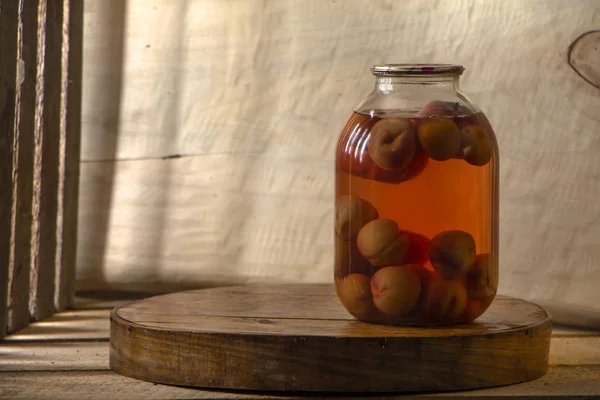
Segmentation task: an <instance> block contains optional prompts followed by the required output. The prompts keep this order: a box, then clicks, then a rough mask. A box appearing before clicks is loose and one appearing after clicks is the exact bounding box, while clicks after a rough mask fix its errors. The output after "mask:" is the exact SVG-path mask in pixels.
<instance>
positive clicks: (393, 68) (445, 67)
mask: <svg viewBox="0 0 600 400" xmlns="http://www.w3.org/2000/svg"><path fill="white" fill-rule="evenodd" d="M464 70H465V69H464V68H463V66H462V65H457V64H379V65H374V66H373V67H372V68H371V72H372V73H373V75H375V76H431V75H435V76H460V75H462V73H463V71H464Z"/></svg>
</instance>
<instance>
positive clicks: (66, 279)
mask: <svg viewBox="0 0 600 400" xmlns="http://www.w3.org/2000/svg"><path fill="white" fill-rule="evenodd" d="M62 34H63V49H62V75H61V79H62V82H61V84H62V86H61V93H62V98H61V110H60V141H59V150H60V151H59V157H60V160H59V164H58V165H59V169H58V178H59V182H58V188H57V190H58V193H59V195H58V204H57V207H58V214H57V249H56V251H57V254H56V264H57V266H56V280H55V281H56V293H55V299H54V303H55V304H54V306H55V308H56V309H57V310H64V309H66V308H69V307H71V306H72V305H73V297H74V295H75V269H76V268H75V267H76V261H77V260H76V251H77V223H78V221H77V214H78V213H77V210H78V197H79V162H80V147H81V81H82V68H83V63H82V57H83V0H68V1H65V2H64V18H63V26H62Z"/></svg>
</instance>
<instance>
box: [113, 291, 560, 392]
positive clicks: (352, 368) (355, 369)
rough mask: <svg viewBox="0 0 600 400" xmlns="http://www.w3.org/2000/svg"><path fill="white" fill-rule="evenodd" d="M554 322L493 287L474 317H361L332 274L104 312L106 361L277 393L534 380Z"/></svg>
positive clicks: (153, 374)
mask: <svg viewBox="0 0 600 400" xmlns="http://www.w3.org/2000/svg"><path fill="white" fill-rule="evenodd" d="M551 328H552V324H551V318H550V316H549V315H548V314H547V313H546V312H545V311H544V310H543V309H542V308H541V307H539V306H536V305H533V304H531V303H527V302H524V301H522V300H516V299H511V298H507V297H501V298H499V299H497V300H496V301H495V302H494V304H493V305H492V306H491V307H490V309H489V310H488V311H487V312H486V313H485V314H484V315H483V316H482V317H481V318H480V319H479V320H478V322H477V323H475V324H466V325H459V326H452V327H439V328H435V329H427V328H419V327H389V326H380V325H374V324H367V323H361V322H357V321H355V320H354V318H353V317H352V316H350V315H349V314H348V312H347V311H346V310H345V309H344V308H343V306H342V305H341V304H340V302H339V300H338V298H337V296H336V294H335V289H334V287H333V285H332V284H321V285H308V284H304V285H246V286H236V287H229V288H216V289H204V290H195V291H188V292H179V293H173V294H167V295H163V296H157V297H154V298H150V299H144V300H140V301H138V302H135V303H132V304H129V305H125V306H122V307H120V308H117V309H116V310H115V311H114V312H113V313H112V314H111V335H110V349H111V350H110V366H111V368H112V369H113V370H114V371H115V372H118V373H120V374H122V375H125V376H129V377H132V378H137V379H142V380H146V381H150V382H157V383H168V384H173V385H184V386H196V387H209V388H224V389H249V390H271V391H273V390H275V391H283V390H284V391H312V392H315V391H317V392H318V391H325V392H358V393H361V392H414V391H419V392H428V391H448V390H459V389H473V388H482V387H494V386H499V385H508V384H514V383H517V382H524V381H529V380H533V379H537V378H539V377H540V376H543V375H544V374H545V373H546V372H547V369H548V352H549V347H550V332H551Z"/></svg>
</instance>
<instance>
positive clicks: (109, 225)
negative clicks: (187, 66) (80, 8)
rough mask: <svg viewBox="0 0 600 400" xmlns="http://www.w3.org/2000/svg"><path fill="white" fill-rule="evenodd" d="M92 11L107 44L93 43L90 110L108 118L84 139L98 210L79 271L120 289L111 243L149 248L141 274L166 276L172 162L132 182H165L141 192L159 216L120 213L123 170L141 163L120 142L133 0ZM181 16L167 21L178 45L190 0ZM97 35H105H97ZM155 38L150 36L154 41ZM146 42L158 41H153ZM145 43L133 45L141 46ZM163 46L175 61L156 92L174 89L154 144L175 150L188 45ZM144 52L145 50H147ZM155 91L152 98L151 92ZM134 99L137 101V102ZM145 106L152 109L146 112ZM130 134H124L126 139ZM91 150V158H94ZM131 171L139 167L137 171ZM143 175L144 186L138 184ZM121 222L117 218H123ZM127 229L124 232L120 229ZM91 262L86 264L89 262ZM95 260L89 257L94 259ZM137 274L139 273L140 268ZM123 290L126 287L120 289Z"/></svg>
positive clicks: (84, 240)
mask: <svg viewBox="0 0 600 400" xmlns="http://www.w3.org/2000/svg"><path fill="white" fill-rule="evenodd" d="M90 3H91V4H90V7H91V10H90V9H88V10H86V12H87V13H90V14H92V13H93V14H95V15H94V16H93V18H90V19H93V21H94V24H93V26H91V27H90V28H91V29H93V30H94V32H93V33H90V35H93V36H94V37H95V38H101V37H105V38H106V40H105V41H104V42H103V43H97V42H95V43H97V45H98V46H101V51H100V50H99V49H92V51H91V52H90V53H92V52H93V55H92V56H93V60H91V61H90V63H89V64H88V65H89V70H90V71H89V72H90V74H94V75H96V76H94V78H93V79H89V81H91V82H92V84H91V85H90V87H89V88H87V89H88V90H87V93H84V102H87V103H86V108H87V109H88V110H90V115H96V116H98V115H100V116H101V119H98V120H96V121H91V120H88V121H86V123H85V124H84V126H87V127H88V131H87V132H84V135H83V137H84V138H85V140H87V141H88V143H87V146H85V145H84V149H85V148H87V149H89V151H88V152H87V154H85V152H84V154H83V157H82V164H83V165H82V176H83V174H86V175H87V176H86V177H83V178H82V183H83V184H86V183H87V184H88V187H86V188H85V189H83V190H81V197H80V202H82V203H84V204H82V207H81V209H83V210H95V211H94V212H93V213H91V214H90V215H82V216H81V217H82V220H84V221H85V225H84V226H81V224H80V226H81V228H80V229H81V230H84V231H85V233H83V234H82V235H80V243H79V247H78V252H79V255H78V257H79V260H80V262H79V263H78V264H79V266H80V267H81V265H84V266H85V268H83V270H82V269H81V268H80V270H79V271H78V273H80V274H81V275H83V279H81V280H80V282H78V289H79V290H85V289H86V288H87V287H86V282H89V281H91V282H94V284H93V286H94V287H95V288H98V287H104V288H106V289H115V287H114V285H112V284H110V283H109V282H110V281H111V279H110V277H108V276H107V275H106V270H105V268H106V265H107V264H110V261H109V260H108V259H109V258H110V256H111V255H110V254H108V253H107V249H108V248H110V247H111V246H115V245H116V246H117V247H120V246H126V247H127V248H131V249H137V252H138V254H143V255H144V256H143V258H144V270H143V272H142V274H143V276H140V277H139V279H141V280H153V279H154V280H155V279H157V277H159V276H160V263H161V258H162V257H161V255H162V254H163V252H164V249H163V235H164V234H163V232H164V231H165V215H166V214H167V213H168V211H169V193H170V186H171V165H170V163H168V162H165V163H162V165H161V168H159V169H158V170H156V169H153V170H151V171H150V170H145V169H143V168H139V167H138V168H134V169H135V170H136V173H135V174H136V175H137V177H136V179H135V180H134V181H131V182H129V185H131V186H130V187H129V189H130V190H132V191H134V192H136V193H137V191H142V192H143V190H144V189H143V188H144V187H145V185H146V183H145V182H148V181H152V185H153V186H155V187H160V188H161V190H160V191H159V192H157V194H156V193H155V194H154V195H153V196H152V197H151V198H148V197H145V196H146V194H144V193H137V196H139V197H140V198H145V201H144V203H145V205H142V207H148V208H154V209H157V210H159V211H158V212H154V213H153V218H152V219H151V220H140V219H139V215H138V214H137V213H130V214H129V215H127V216H126V218H127V219H130V221H121V219H122V218H123V215H120V216H118V217H117V216H115V215H114V213H113V212H112V210H114V207H113V204H112V203H113V201H115V188H116V187H117V186H118V180H119V176H118V173H119V168H123V169H128V166H127V165H123V164H130V165H131V164H133V163H136V161H138V160H143V159H138V158H136V157H133V158H130V157H127V156H122V155H121V154H120V153H119V140H120V138H122V132H121V130H122V127H123V124H122V122H123V121H121V112H122V107H123V104H124V103H125V101H124V96H126V93H124V91H123V88H124V87H125V85H124V84H125V80H126V78H125V77H124V76H126V71H124V68H123V65H124V57H125V54H126V52H127V51H128V49H127V43H126V42H125V40H124V38H125V37H126V32H127V19H126V15H127V1H126V0H113V1H110V2H90ZM174 7H176V10H174V14H173V17H174V18H170V19H169V20H165V21H163V22H164V24H165V27H166V28H167V29H170V30H172V32H171V33H170V35H169V36H170V37H174V38H176V41H175V42H176V43H182V41H183V35H184V32H185V30H186V24H185V15H186V13H187V8H188V2H187V1H180V2H177V4H176V5H174ZM96 40H97V39H96ZM151 40H152V38H150V37H149V38H148V41H151ZM146 47H150V45H147V46H146ZM137 50H138V49H130V51H132V52H133V51H137ZM157 52H163V53H164V54H161V55H160V57H162V58H163V59H165V60H166V59H168V60H170V62H169V63H168V66H165V67H164V68H163V70H162V71H161V75H163V76H164V77H166V78H163V79H161V80H160V83H155V82H153V83H152V84H155V85H158V86H159V87H152V86H151V85H149V86H148V87H147V90H148V91H153V90H157V91H160V92H161V93H165V94H166V95H165V96H164V97H162V98H161V105H160V107H159V108H160V116H159V120H160V122H159V124H160V126H158V127H156V129H157V131H158V132H163V133H167V132H168V134H161V135H159V136H158V137H152V138H150V139H151V140H152V141H153V143H156V141H160V142H161V143H160V144H159V145H160V146H159V147H160V148H161V149H162V151H163V153H164V154H171V153H172V143H173V141H174V138H176V137H177V136H178V134H179V130H180V127H179V121H180V99H179V97H180V92H181V90H180V89H181V88H180V86H181V76H180V72H181V71H180V65H182V63H183V62H184V60H183V55H182V47H181V46H176V47H169V48H163V49H160V50H156V49H153V57H156V53H157ZM141 57H143V54H142V55H141ZM149 97H150V96H149ZM129 103H130V104H131V103H132V102H131V101H130V102H129ZM134 103H137V107H138V108H139V109H140V110H142V111H141V112H142V114H143V113H144V112H152V110H153V109H155V107H154V105H153V104H152V103H148V100H147V99H143V98H140V99H135V101H134ZM144 110H145V111H144ZM121 140H122V139H121ZM86 156H87V157H86ZM130 173H131V171H130ZM136 181H137V182H140V185H139V186H138V185H136ZM116 218H118V219H119V220H118V221H116V220H115V219H116ZM122 226H126V227H128V226H137V227H138V229H139V228H142V230H143V234H142V235H140V234H139V230H136V232H126V231H123V232H122V231H120V230H119V229H121V228H120V227H122ZM115 229H117V230H119V232H118V234H116V232H113V231H112V230H115ZM117 238H118V239H119V241H121V243H117V244H115V243H112V244H111V243H109V241H110V240H115V239H117ZM81 260H83V262H81ZM86 260H89V261H86ZM132 274H133V275H135V272H134V271H132ZM117 289H118V288H117Z"/></svg>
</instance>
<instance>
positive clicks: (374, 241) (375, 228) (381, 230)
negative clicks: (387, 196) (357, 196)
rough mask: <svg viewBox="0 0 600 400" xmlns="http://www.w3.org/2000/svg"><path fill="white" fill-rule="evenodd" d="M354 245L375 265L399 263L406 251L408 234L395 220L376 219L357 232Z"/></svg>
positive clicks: (383, 265) (382, 265)
mask: <svg viewBox="0 0 600 400" xmlns="http://www.w3.org/2000/svg"><path fill="white" fill-rule="evenodd" d="M356 245H357V246H358V249H359V250H360V252H361V254H362V255H363V256H365V257H366V258H367V260H369V262H370V263H371V264H373V265H375V266H377V267H385V266H388V265H401V264H402V262H403V261H404V257H405V256H406V253H407V251H408V236H406V235H405V234H404V233H402V232H401V231H400V229H399V228H398V224H397V223H396V221H393V220H391V219H376V220H373V221H371V222H369V223H367V224H366V225H365V226H363V227H362V229H361V230H360V231H359V232H358V236H357V237H356Z"/></svg>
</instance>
